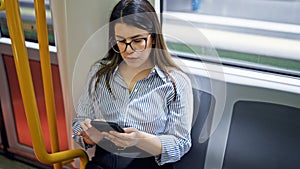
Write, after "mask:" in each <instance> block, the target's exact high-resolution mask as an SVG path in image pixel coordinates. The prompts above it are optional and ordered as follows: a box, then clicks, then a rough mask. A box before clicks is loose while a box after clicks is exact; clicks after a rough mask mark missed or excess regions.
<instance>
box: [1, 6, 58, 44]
mask: <svg viewBox="0 0 300 169" xmlns="http://www.w3.org/2000/svg"><path fill="white" fill-rule="evenodd" d="M33 2H34V1H33V0H19V5H20V12H21V17H22V21H23V28H24V35H25V40H26V41H31V42H37V30H36V23H35V12H34V3H33ZM45 5H46V18H47V24H48V34H49V36H48V39H49V44H50V45H55V42H54V41H55V40H54V33H53V27H52V20H51V12H50V4H49V0H45ZM0 36H1V37H9V32H8V28H7V22H6V15H5V11H1V12H0Z"/></svg>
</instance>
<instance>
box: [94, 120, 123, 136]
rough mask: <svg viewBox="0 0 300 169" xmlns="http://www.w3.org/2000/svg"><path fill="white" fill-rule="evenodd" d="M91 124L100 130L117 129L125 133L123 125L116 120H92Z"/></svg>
mask: <svg viewBox="0 0 300 169" xmlns="http://www.w3.org/2000/svg"><path fill="white" fill-rule="evenodd" d="M91 125H92V126H93V127H95V128H96V129H97V130H99V131H105V132H109V131H117V132H120V133H124V130H123V129H122V127H120V126H119V125H118V124H117V123H114V122H105V121H91Z"/></svg>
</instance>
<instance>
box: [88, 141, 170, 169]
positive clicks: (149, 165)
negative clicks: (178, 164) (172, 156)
mask: <svg viewBox="0 0 300 169" xmlns="http://www.w3.org/2000/svg"><path fill="white" fill-rule="evenodd" d="M86 169H173V164H165V165H163V166H159V165H158V164H157V163H156V161H155V157H153V156H150V157H149V156H144V158H140V157H139V158H132V157H128V156H127V157H125V156H122V155H120V154H118V152H113V153H111V152H109V151H106V150H104V149H103V148H101V147H99V146H97V147H96V152H95V156H94V157H93V158H92V160H91V161H89V162H88V164H87V166H86Z"/></svg>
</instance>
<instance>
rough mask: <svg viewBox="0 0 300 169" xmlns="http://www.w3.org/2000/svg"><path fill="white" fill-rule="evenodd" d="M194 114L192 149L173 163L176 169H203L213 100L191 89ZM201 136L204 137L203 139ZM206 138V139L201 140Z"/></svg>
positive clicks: (210, 96)
mask: <svg viewBox="0 0 300 169" xmlns="http://www.w3.org/2000/svg"><path fill="white" fill-rule="evenodd" d="M193 95H194V113H193V126H192V131H191V137H192V147H191V149H190V151H189V152H188V153H187V154H185V155H184V156H183V157H182V159H181V160H180V161H178V162H176V163H175V168H176V169H187V168H188V169H203V168H204V162H205V156H206V150H207V145H208V140H209V139H208V138H209V137H208V135H209V133H210V127H211V122H212V117H213V112H214V106H215V98H214V97H213V96H212V95H211V94H209V93H207V92H204V91H200V90H196V89H193ZM203 135H205V136H204V137H203ZM203 138H207V139H203Z"/></svg>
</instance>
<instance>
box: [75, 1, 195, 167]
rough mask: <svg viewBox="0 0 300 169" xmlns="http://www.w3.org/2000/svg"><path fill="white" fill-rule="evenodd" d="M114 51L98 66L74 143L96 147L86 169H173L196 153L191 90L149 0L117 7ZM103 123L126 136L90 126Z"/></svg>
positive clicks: (80, 108)
mask: <svg viewBox="0 0 300 169" xmlns="http://www.w3.org/2000/svg"><path fill="white" fill-rule="evenodd" d="M109 45H110V46H111V49H110V50H109V51H108V54H107V56H106V57H105V58H103V59H102V60H100V61H99V62H97V63H95V64H94V65H93V66H92V67H91V70H90V72H89V77H88V81H87V84H86V86H85V88H84V90H83V92H82V94H81V96H80V99H79V105H78V109H77V115H76V117H75V118H74V120H73V138H74V139H75V140H76V141H77V142H78V143H80V144H81V145H82V146H83V147H85V148H89V147H92V146H94V145H96V152H95V155H94V157H93V158H92V160H91V161H90V162H89V163H88V164H87V168H103V169H110V168H120V169H123V168H128V169H129V168H130V169H135V168H138V169H141V168H143V169H145V168H149V169H150V168H151V169H153V168H173V166H172V163H173V162H176V161H178V160H180V158H181V157H182V156H183V155H184V154H185V153H186V152H187V151H188V150H189V149H190V147H191V138H190V130H191V119H192V111H193V110H192V107H193V105H192V103H193V101H192V87H191V83H190V80H189V78H188V77H187V76H186V75H185V74H184V73H183V72H182V71H181V70H180V68H179V67H178V66H177V65H176V64H175V63H174V62H173V61H172V59H171V57H170V54H169V53H168V51H167V48H166V44H165V42H164V39H163V36H162V32H161V26H160V24H159V21H158V18H157V15H156V13H155V10H154V8H153V7H152V6H151V4H150V3H149V2H148V1H147V0H121V1H120V2H119V3H118V4H117V5H116V6H115V7H114V9H113V11H112V14H111V17H110V25H109ZM99 119H100V120H104V121H109V122H115V123H118V124H119V125H120V126H123V130H124V133H119V132H116V131H109V132H97V131H98V130H96V129H95V128H94V127H92V125H91V120H99ZM128 154H129V155H128Z"/></svg>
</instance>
